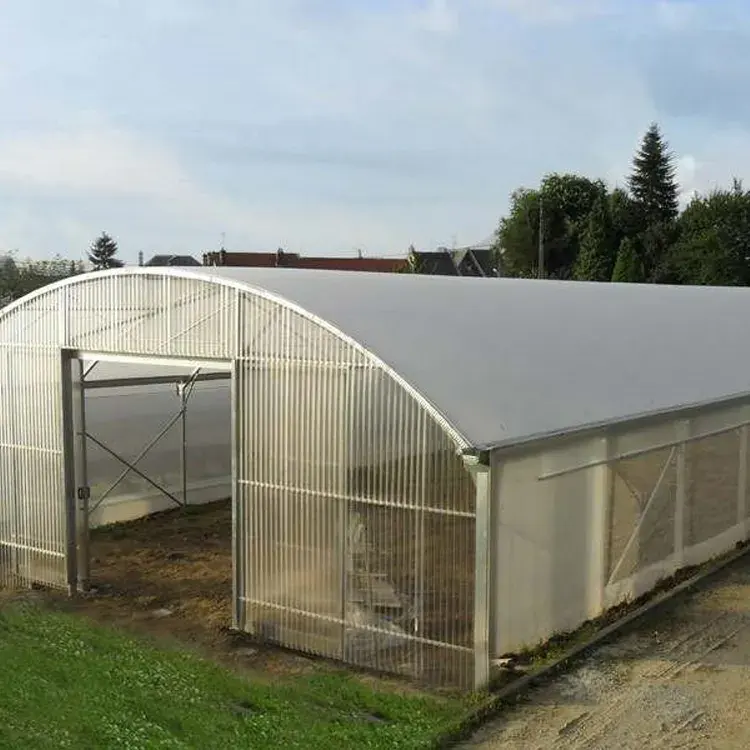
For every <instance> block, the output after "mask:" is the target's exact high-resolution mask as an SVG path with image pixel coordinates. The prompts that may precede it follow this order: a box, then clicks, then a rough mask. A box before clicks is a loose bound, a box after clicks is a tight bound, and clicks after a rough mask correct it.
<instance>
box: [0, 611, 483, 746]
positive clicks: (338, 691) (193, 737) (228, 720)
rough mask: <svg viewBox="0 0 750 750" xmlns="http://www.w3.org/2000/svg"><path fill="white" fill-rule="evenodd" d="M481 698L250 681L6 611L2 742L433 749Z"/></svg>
mask: <svg viewBox="0 0 750 750" xmlns="http://www.w3.org/2000/svg"><path fill="white" fill-rule="evenodd" d="M469 704H470V700H469V699H467V700H459V699H452V698H444V697H439V696H433V695H421V694H415V693H410V692H409V693H407V692H406V691H401V692H399V693H396V692H393V691H389V690H387V689H385V688H383V689H382V690H375V689H371V688H370V687H368V686H366V685H365V684H364V683H363V681H361V680H359V679H358V678H357V677H356V676H354V675H348V674H346V673H344V672H342V673H337V672H336V673H327V674H321V675H317V676H305V677H295V678H287V679H285V680H284V681H279V682H277V683H275V684H274V683H273V682H271V681H269V682H261V681H248V680H246V679H244V678H243V677H241V676H239V675H236V674H233V673H231V672H229V671H227V670H225V669H223V668H221V667H219V666H217V665H215V664H213V663H211V662H208V661H206V660H203V659H200V658H198V657H197V656H195V655H193V654H191V653H188V652H183V651H178V650H175V649H167V650H162V649H157V648H155V647H153V646H151V645H147V644H145V643H144V642H141V641H139V640H136V639H134V638H132V637H130V636H127V635H124V634H121V633H119V632H116V631H113V630H110V629H106V628H103V627H100V626H97V625H94V624H92V623H90V622H89V621H87V620H85V619H82V618H80V617H77V616H75V615H71V614H66V613H61V612H52V611H49V610H47V609H42V608H41V607H36V606H34V607H32V606H24V607H20V606H18V605H14V606H12V607H9V608H5V609H3V610H0V748H3V749H4V748H13V749H14V750H18V749H20V748H24V750H37V748H38V749H39V750H45V749H46V748H49V750H53V749H54V750H59V748H75V750H85V749H86V748H96V749H97V750H102V749H106V748H117V750H126V749H129V748H197V749H200V750H210V749H211V748H216V749H217V750H219V749H220V750H232V748H243V750H248V749H249V748H277V747H278V748H284V749H290V748H309V749H311V750H314V748H326V749H327V750H331V749H332V748H388V749H389V750H397V749H398V748H429V747H432V745H433V743H434V741H435V740H436V738H437V737H438V736H439V735H440V734H442V733H443V732H445V731H447V730H449V729H451V728H452V727H454V726H455V725H456V724H457V723H458V722H459V721H460V720H461V718H462V717H463V716H464V715H465V714H466V712H467V710H468V709H469Z"/></svg>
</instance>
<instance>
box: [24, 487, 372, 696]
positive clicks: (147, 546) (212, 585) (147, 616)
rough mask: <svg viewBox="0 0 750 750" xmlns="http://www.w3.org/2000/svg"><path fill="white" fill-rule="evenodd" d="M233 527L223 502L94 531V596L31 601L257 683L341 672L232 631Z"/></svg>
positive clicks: (322, 661) (331, 665) (328, 664)
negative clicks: (193, 655)
mask: <svg viewBox="0 0 750 750" xmlns="http://www.w3.org/2000/svg"><path fill="white" fill-rule="evenodd" d="M231 520H232V514H231V505H230V502H229V501H225V502H219V503H212V504H211V505H207V506H196V507H193V508H190V507H189V508H187V509H185V510H182V509H177V510H174V511H167V512H165V513H160V514H156V515H153V516H150V517H148V518H145V519H142V520H139V521H133V522H130V523H126V524H118V525H113V526H109V527H105V528H101V529H96V530H94V531H93V532H92V539H91V558H92V559H91V586H92V591H91V592H90V593H89V594H87V595H84V596H80V597H76V598H74V599H68V598H67V597H65V596H63V595H59V594H53V593H51V592H48V591H44V590H38V591H35V592H34V596H36V597H41V598H42V599H44V600H45V601H46V602H47V603H49V604H51V605H53V606H56V607H59V608H62V609H64V610H67V611H74V612H77V613H79V614H82V615H84V616H86V617H88V618H90V619H92V620H94V621H96V622H100V623H102V624H105V625H109V626H114V627H117V628H119V629H123V630H125V631H128V632H132V633H134V634H137V635H140V636H146V637H147V638H150V639H155V640H156V641H158V642H160V643H162V644H166V645H168V644H169V643H173V644H174V645H177V646H179V647H181V648H184V647H187V648H189V649H192V650H194V651H195V652H197V653H199V654H201V655H203V656H206V657H208V658H211V659H213V660H215V661H217V662H219V663H222V664H225V665H226V666H229V667H231V668H233V669H236V670H239V671H248V672H252V673H255V674H257V675H258V676H259V677H271V678H273V677H274V676H278V677H283V676H284V675H290V676H291V675H299V674H304V673H313V672H315V673H320V672H325V671H333V670H337V669H340V668H341V666H340V665H337V664H336V663H334V662H332V661H329V660H325V659H318V658H313V657H307V656H305V655H303V654H300V653H295V652H292V651H289V650H286V649H282V648H278V647H275V646H272V645H270V644H266V643H261V642H259V641H257V640H255V639H253V638H252V637H251V636H245V635H243V634H239V633H236V632H233V631H232V630H231V628H230V625H231V606H232V600H231V592H232V545H231V540H232V527H231ZM362 678H363V679H365V680H377V681H379V682H385V681H386V680H383V679H381V678H377V677H374V676H367V675H362Z"/></svg>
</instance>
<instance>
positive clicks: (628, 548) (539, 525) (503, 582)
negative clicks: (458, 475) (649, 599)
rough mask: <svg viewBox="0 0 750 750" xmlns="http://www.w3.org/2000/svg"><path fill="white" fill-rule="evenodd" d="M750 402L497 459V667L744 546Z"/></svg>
mask: <svg viewBox="0 0 750 750" xmlns="http://www.w3.org/2000/svg"><path fill="white" fill-rule="evenodd" d="M749 422H750V405H749V404H741V405H733V406H731V407H726V408H714V409H706V410H702V411H694V412H693V413H692V414H690V415H685V417H684V418H674V417H673V418H671V419H667V418H664V419H662V420H661V421H653V420H652V421H650V422H649V424H648V425H645V424H644V423H641V424H640V425H635V424H634V425H632V426H629V427H628V426H623V427H621V428H618V429H610V430H602V431H601V432H599V433H596V434H591V435H589V436H587V437H581V438H577V439H576V438H568V439H561V440H558V441H556V442H549V443H546V444H540V445H539V446H538V447H536V448H534V447H531V446H530V447H529V449H528V450H526V451H525V452H522V453H521V452H519V453H516V454H515V455H510V454H509V455H507V456H505V457H502V456H501V455H499V454H498V455H496V456H494V458H493V495H494V503H493V518H492V550H493V555H492V573H491V579H492V597H491V600H492V613H491V654H492V656H493V658H497V657H499V656H502V655H503V654H507V653H513V652H516V651H518V650H520V649H522V648H527V647H530V646H534V645H537V644H539V643H540V642H543V641H545V640H547V639H549V638H550V637H551V636H552V635H554V634H557V633H562V632H568V631H571V630H575V629H576V628H577V627H579V626H580V625H582V624H583V623H584V622H585V621H587V620H589V619H591V618H594V617H597V616H598V615H600V614H602V613H603V612H604V611H606V610H607V609H609V608H611V607H613V606H615V605H617V604H620V603H622V602H625V601H628V600H632V599H635V598H637V597H639V596H641V595H642V594H644V593H646V592H648V591H650V590H651V589H653V588H654V586H655V585H656V584H657V583H658V582H659V581H660V580H662V579H664V578H667V577H669V576H671V575H672V574H674V573H675V572H676V571H678V570H679V569H681V568H683V567H686V566H689V565H697V564H700V563H703V562H705V561H707V560H709V559H711V558H713V557H715V556H717V555H721V554H723V553H725V552H727V551H729V550H731V549H732V548H733V547H734V546H735V545H736V544H737V543H738V542H740V541H742V540H745V539H747V538H748V532H749V531H750V522H749V519H748V512H749V509H750V498H748V482H747V473H748V467H747V460H748V450H747V445H748V429H749V428H748V423H749Z"/></svg>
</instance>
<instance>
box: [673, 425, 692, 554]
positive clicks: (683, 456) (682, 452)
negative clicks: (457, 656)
mask: <svg viewBox="0 0 750 750" xmlns="http://www.w3.org/2000/svg"><path fill="white" fill-rule="evenodd" d="M676 430H677V439H678V440H679V441H680V442H679V444H678V445H677V449H676V450H677V490H676V493H675V509H674V559H675V565H676V568H677V569H680V568H682V567H683V565H684V564H685V525H686V522H687V514H688V507H687V505H688V494H689V490H688V484H689V475H688V465H687V443H686V442H685V441H686V440H687V439H688V438H689V437H690V422H689V421H688V420H681V421H680V422H677V425H676Z"/></svg>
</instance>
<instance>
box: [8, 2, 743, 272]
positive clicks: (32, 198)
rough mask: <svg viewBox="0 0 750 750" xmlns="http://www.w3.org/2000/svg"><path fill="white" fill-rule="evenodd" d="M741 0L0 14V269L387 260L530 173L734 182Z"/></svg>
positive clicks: (185, 6)
mask: <svg viewBox="0 0 750 750" xmlns="http://www.w3.org/2000/svg"><path fill="white" fill-rule="evenodd" d="M748 81H750V3H747V2H745V0H711V1H710V2H709V0H703V1H702V2H690V0H661V1H659V2H657V1H655V0H400V1H397V0H360V1H359V2H355V1H354V0H349V1H346V2H345V0H65V2H51V1H50V0H0V97H2V99H1V100H2V115H0V123H1V125H2V126H1V127H0V252H3V251H8V250H12V249H17V250H18V252H19V254H20V255H21V256H26V255H29V256H34V257H49V256H52V255H54V254H56V253H59V254H61V255H64V256H66V257H81V256H82V255H83V253H84V252H85V250H86V247H87V246H88V244H89V243H90V241H91V240H92V239H93V237H94V236H96V234H98V233H99V232H100V231H103V230H105V231H108V232H110V233H111V234H112V235H114V236H115V238H116V239H117V240H118V241H119V243H120V247H121V252H122V255H123V257H124V258H125V259H126V260H127V261H129V262H132V261H134V260H135V258H136V256H137V253H138V251H139V250H143V251H144V252H145V253H146V255H147V256H148V255H150V254H151V253H154V252H179V253H184V252H186V253H192V254H194V255H196V256H199V255H200V253H201V252H203V251H205V250H210V249H216V248H217V247H218V246H219V245H220V243H221V236H222V233H225V234H226V246H227V248H228V249H232V250H264V249H265V250H268V249H275V248H276V247H278V246H279V245H281V246H284V247H286V248H288V249H290V250H297V251H301V252H307V253H313V252H314V253H321V254H326V255H333V254H351V253H353V252H354V251H355V249H356V248H362V249H363V250H364V251H365V252H366V253H368V254H371V255H375V254H387V255H395V254H399V253H402V252H403V251H405V249H406V248H407V246H408V245H409V244H410V243H414V244H415V245H417V246H418V247H422V248H429V247H433V246H435V245H439V244H448V245H449V244H452V243H453V242H457V243H458V244H464V243H471V242H477V241H481V240H483V239H485V238H486V237H488V236H489V235H490V234H491V233H492V231H493V230H494V228H495V226H496V225H497V221H498V218H499V217H500V216H501V215H502V213H503V212H504V211H505V209H506V207H507V204H508V196H509V194H510V192H511V191H512V190H513V189H514V188H516V187H518V186H519V185H534V184H536V183H538V181H539V179H540V177H541V176H542V175H543V174H544V173H545V172H548V171H554V170H570V171H578V172H582V173H585V174H589V175H592V176H601V177H603V178H605V179H607V180H608V181H610V182H611V183H615V182H622V180H623V178H624V176H625V174H626V173H627V171H628V167H629V161H630V158H631V156H632V152H633V149H634V148H635V147H636V145H637V143H638V140H639V138H640V136H641V135H642V133H643V131H644V130H645V128H646V127H647V126H648V124H649V122H650V121H652V120H657V121H659V122H660V123H661V125H662V126H663V128H664V130H665V133H666V135H667V137H668V139H669V141H670V143H671V145H672V148H673V149H674V151H675V152H676V154H677V156H678V157H679V162H678V167H679V177H680V181H681V185H682V189H683V193H684V195H685V196H688V195H690V194H691V193H692V192H693V191H694V190H700V191H704V190H707V189H710V188H711V187H713V186H715V185H717V184H728V183H729V182H730V181H731V178H732V176H733V175H737V176H740V177H742V176H747V177H748V178H749V179H750V89H749V88H748Z"/></svg>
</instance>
